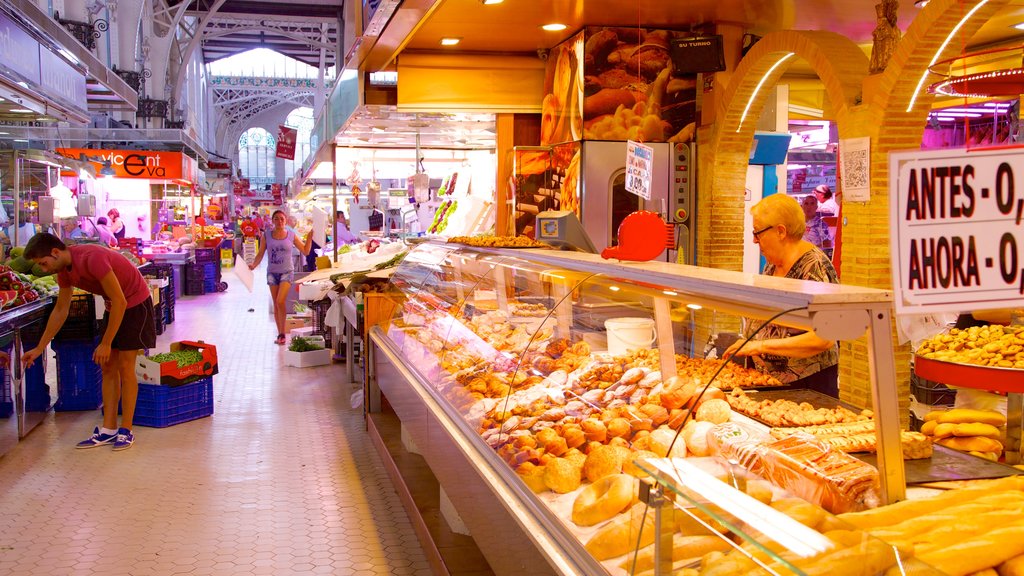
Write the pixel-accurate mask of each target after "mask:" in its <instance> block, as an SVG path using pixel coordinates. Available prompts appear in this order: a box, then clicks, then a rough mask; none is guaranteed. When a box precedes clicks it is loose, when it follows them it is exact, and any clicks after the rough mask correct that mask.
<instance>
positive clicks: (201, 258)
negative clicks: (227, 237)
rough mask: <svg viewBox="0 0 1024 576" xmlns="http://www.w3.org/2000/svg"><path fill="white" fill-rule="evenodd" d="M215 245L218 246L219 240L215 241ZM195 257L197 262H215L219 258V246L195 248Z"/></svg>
mask: <svg viewBox="0 0 1024 576" xmlns="http://www.w3.org/2000/svg"><path fill="white" fill-rule="evenodd" d="M217 246H218V247H219V246H220V240H218V241H217ZM195 257H196V263H197V264H205V263H207V262H213V263H216V262H217V260H219V259H220V250H219V248H196V254H195Z"/></svg>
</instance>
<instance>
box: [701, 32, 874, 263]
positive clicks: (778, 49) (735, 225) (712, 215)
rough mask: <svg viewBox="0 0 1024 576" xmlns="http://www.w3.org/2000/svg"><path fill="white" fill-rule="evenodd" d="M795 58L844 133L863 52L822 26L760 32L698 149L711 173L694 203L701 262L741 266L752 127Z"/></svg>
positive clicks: (857, 87)
mask: <svg viewBox="0 0 1024 576" xmlns="http://www.w3.org/2000/svg"><path fill="white" fill-rule="evenodd" d="M790 54H791V55H792V56H789V57H788V58H787V55H790ZM784 58H785V60H783V59H784ZM800 59H803V60H805V61H807V62H808V63H809V64H810V65H811V67H812V68H813V69H814V71H815V72H816V73H817V74H818V77H819V78H820V79H821V81H822V83H823V84H824V86H825V91H826V93H827V94H828V97H829V99H830V100H831V102H832V104H833V106H834V108H835V110H836V114H837V120H838V121H839V129H840V135H841V136H842V135H843V124H844V123H843V122H842V121H841V120H842V119H843V118H844V117H845V116H846V115H847V114H848V110H849V109H850V108H851V107H852V106H854V105H856V104H857V103H858V100H859V98H860V93H861V87H862V83H863V79H864V77H865V76H866V75H867V70H868V58H867V56H865V54H864V52H863V51H862V50H861V49H860V48H859V47H858V46H857V45H856V44H854V43H853V42H852V41H851V40H850V39H848V38H846V37H844V36H841V35H839V34H836V33H833V32H827V31H797V30H787V31H782V32H773V33H771V34H768V35H766V36H765V37H764V38H762V39H761V40H760V41H759V42H758V43H757V44H756V45H755V46H754V47H753V48H752V49H751V50H750V51H749V52H748V53H747V55H746V56H745V57H744V58H743V60H742V61H741V62H740V64H739V66H737V68H736V71H735V73H734V74H733V77H732V80H731V81H730V83H729V85H728V86H727V87H726V89H725V91H724V93H723V96H722V98H721V100H720V101H719V107H718V109H717V111H716V112H717V114H716V118H717V120H716V123H715V127H714V134H713V136H712V145H711V146H710V152H708V153H706V154H704V155H703V156H704V160H702V164H704V165H705V166H707V168H708V170H706V171H705V172H704V173H705V174H709V175H710V182H708V183H707V184H706V185H703V186H701V188H702V192H704V193H702V194H701V195H700V202H699V207H698V210H699V211H700V213H701V216H700V218H699V223H698V226H699V229H698V238H699V243H698V253H697V261H698V263H699V264H700V265H702V266H710V267H712V268H723V269H728V270H740V269H742V261H743V245H744V243H745V242H746V240H747V239H746V237H745V236H744V234H743V209H744V203H743V192H744V187H745V185H746V174H747V164H748V159H749V153H750V146H751V144H752V142H753V138H754V127H755V126H756V124H757V120H758V118H759V117H760V115H761V111H762V109H763V108H764V104H765V100H766V98H767V95H768V94H769V93H770V91H771V89H772V88H773V87H774V86H775V84H776V83H777V82H778V80H779V79H780V78H781V77H782V75H783V74H784V73H785V72H786V70H787V69H788V68H789V66H790V65H792V64H793V62H796V61H798V60H800ZM780 62H781V63H780ZM759 86H760V88H758V87H759ZM755 91H756V94H755Z"/></svg>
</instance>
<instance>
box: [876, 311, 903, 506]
mask: <svg viewBox="0 0 1024 576" xmlns="http://www.w3.org/2000/svg"><path fill="white" fill-rule="evenodd" d="M869 313H870V324H869V325H868V326H869V327H868V332H867V336H868V372H869V373H870V375H871V402H872V408H873V409H874V411H875V445H876V446H877V447H878V474H879V477H880V480H881V488H882V504H892V503H894V502H899V501H900V500H904V499H906V496H907V482H906V476H905V474H904V469H903V448H902V445H901V443H900V403H899V394H898V391H897V389H896V360H895V358H893V356H892V354H890V352H889V351H890V350H891V348H890V347H889V346H886V345H883V344H886V342H885V339H886V338H891V337H892V320H891V318H890V317H889V310H888V308H877V309H874V310H869Z"/></svg>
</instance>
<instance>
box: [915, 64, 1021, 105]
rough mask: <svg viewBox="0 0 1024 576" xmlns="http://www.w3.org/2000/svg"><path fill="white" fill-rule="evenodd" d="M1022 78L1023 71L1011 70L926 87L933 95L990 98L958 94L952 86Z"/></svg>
mask: <svg viewBox="0 0 1024 576" xmlns="http://www.w3.org/2000/svg"><path fill="white" fill-rule="evenodd" d="M1020 76H1024V69H1021V68H1013V69H1009V70H994V71H992V72H979V73H977V74H968V75H966V76H957V77H956V78H950V79H949V80H944V81H942V82H939V83H938V84H932V85H931V86H929V87H928V91H929V92H931V93H933V94H942V95H943V96H966V97H968V98H991V97H992V96H993V95H992V94H980V93H974V92H959V91H957V90H956V89H955V88H953V86H957V85H960V84H969V83H971V82H977V81H979V80H989V79H991V78H1009V77H1020Z"/></svg>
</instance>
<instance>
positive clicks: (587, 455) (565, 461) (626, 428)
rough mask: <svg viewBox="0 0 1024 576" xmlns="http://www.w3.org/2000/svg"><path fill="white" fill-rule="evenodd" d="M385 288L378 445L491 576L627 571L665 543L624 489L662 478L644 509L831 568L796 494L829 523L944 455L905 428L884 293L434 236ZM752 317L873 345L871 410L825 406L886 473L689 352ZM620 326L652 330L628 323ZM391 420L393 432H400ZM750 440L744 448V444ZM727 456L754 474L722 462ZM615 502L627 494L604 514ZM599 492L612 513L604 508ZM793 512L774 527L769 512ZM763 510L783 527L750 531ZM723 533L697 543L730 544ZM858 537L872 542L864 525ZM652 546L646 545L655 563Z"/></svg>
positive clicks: (762, 381) (373, 390) (823, 540)
mask: <svg viewBox="0 0 1024 576" xmlns="http://www.w3.org/2000/svg"><path fill="white" fill-rule="evenodd" d="M392 281H393V283H394V285H395V286H396V287H398V288H399V289H400V290H401V291H402V293H403V296H404V297H405V301H404V303H403V304H402V305H401V306H400V307H399V308H398V309H397V312H396V313H395V315H394V317H393V319H392V321H391V323H390V325H389V326H387V327H378V328H371V329H370V347H371V349H370V351H369V360H368V362H369V363H370V365H371V368H370V371H371V378H370V381H369V389H368V391H367V393H368V397H369V401H368V407H369V410H370V414H369V418H368V427H369V429H370V431H371V435H372V436H375V437H376V438H377V444H378V447H379V448H381V449H382V455H383V456H384V458H385V460H386V461H391V460H392V459H393V458H394V456H393V455H392V454H391V452H390V451H389V450H388V449H385V447H387V446H391V447H392V448H393V447H394V446H395V445H401V444H402V442H403V441H404V442H405V444H406V447H407V448H408V449H409V450H410V451H413V452H416V453H419V454H422V456H423V458H424V460H425V461H426V463H428V464H429V466H430V470H431V472H432V473H433V475H434V476H435V477H436V478H437V481H438V483H439V484H440V487H441V490H442V492H443V496H442V498H441V501H445V500H446V499H447V500H450V501H451V503H452V505H453V509H454V510H453V511H452V510H449V511H448V513H449V516H451V515H454V516H456V517H457V518H456V520H457V522H453V523H454V524H459V523H462V524H464V525H465V526H466V527H468V530H469V532H470V533H471V534H472V536H473V538H474V540H475V541H476V543H477V544H478V546H479V547H480V549H481V551H482V552H483V554H484V556H485V557H486V558H487V560H488V562H489V563H490V564H491V567H492V569H494V571H495V572H496V573H498V574H518V573H531V574H534V573H535V574H604V573H608V574H625V573H631V572H628V566H629V564H630V557H629V556H628V553H629V552H630V551H631V550H635V549H636V545H635V543H636V542H637V538H636V537H637V536H638V535H639V534H638V533H639V532H640V531H641V527H645V529H646V530H647V531H648V537H650V536H653V535H654V534H656V533H660V532H659V531H658V530H655V529H654V524H655V523H657V520H656V519H655V515H651V517H650V519H649V520H648V515H647V514H646V513H645V512H644V509H643V508H641V509H639V510H636V509H634V510H633V511H630V509H631V508H633V506H632V505H631V503H632V502H633V501H634V498H633V496H631V495H636V494H638V493H639V492H640V489H639V487H638V486H637V485H636V484H635V483H634V484H629V485H628V486H627V481H628V480H629V479H632V478H634V477H644V478H648V477H649V476H650V475H653V476H654V478H655V480H653V481H648V482H647V483H645V484H644V485H645V486H648V490H647V491H650V490H653V491H654V492H655V497H654V498H652V499H648V500H647V504H648V506H649V507H650V508H651V509H652V510H653V509H658V510H662V512H664V513H670V514H672V515H673V516H674V515H677V514H680V513H682V514H685V515H687V516H688V517H690V516H691V512H693V511H694V510H700V511H703V512H704V513H705V514H708V515H709V516H710V518H712V519H713V520H715V521H718V522H720V524H721V525H722V526H727V527H728V528H727V529H724V530H715V531H714V532H715V534H723V533H731V534H733V535H735V536H738V537H739V538H740V539H741V540H743V541H745V542H746V543H747V544H749V545H750V546H751V547H752V548H756V549H757V550H759V551H762V552H763V553H764V554H767V555H769V556H771V557H773V558H775V560H772V561H776V560H779V561H782V562H786V561H787V560H786V558H787V557H786V556H785V552H779V550H780V545H781V543H780V542H778V541H777V538H782V539H786V538H787V537H788V538H789V541H790V542H789V543H790V544H793V543H794V542H800V541H814V542H818V543H819V544H820V548H817V549H813V550H804V551H803V556H802V557H807V558H813V557H818V556H821V554H823V553H824V551H825V550H834V549H835V548H836V546H837V545H836V543H835V542H832V541H831V540H829V538H830V537H831V536H832V535H831V534H830V533H829V530H825V529H821V530H815V531H814V532H815V535H814V536H813V540H811V535H810V534H804V533H803V532H802V531H801V529H800V528H798V526H800V524H799V522H797V523H793V522H790V521H787V518H792V516H791V515H788V514H786V512H785V502H787V501H788V500H789V499H790V498H791V497H792V496H793V495H797V496H800V497H801V498H803V499H805V500H809V501H811V502H812V503H813V504H815V505H816V506H815V507H814V510H817V511H819V512H816V513H820V514H822V515H823V516H822V518H830V516H829V515H828V513H829V512H832V513H848V512H852V511H856V510H861V509H865V508H869V507H872V506H877V505H880V504H885V503H888V502H895V501H898V500H901V499H903V498H904V495H905V490H906V485H905V480H904V465H903V455H902V452H903V451H904V450H907V451H908V452H909V453H912V455H915V456H924V455H926V454H927V455H930V454H931V453H932V446H931V442H930V440H929V439H928V438H926V437H925V436H924V435H921V434H916V435H911V436H909V437H907V436H906V435H905V434H901V431H900V430H899V415H898V408H897V406H898V404H897V397H896V391H895V389H894V388H893V387H891V385H889V383H890V382H892V381H893V379H894V372H895V369H894V364H893V352H892V349H891V343H890V341H889V339H888V338H887V337H886V338H874V337H872V336H873V335H874V334H888V326H889V314H890V308H891V294H890V293H888V292H885V291H879V290H871V289H861V288H856V287H851V286H841V285H830V284H818V283H812V282H802V281H792V280H788V279H778V278H772V277H763V276H750V275H743V274H739V273H731V272H725V271H719V270H709V269H702V268H695V267H687V266H679V265H674V264H667V263H649V264H633V263H631V264H620V263H614V262H609V261H604V260H601V259H600V258H599V257H597V256H595V255H588V254H568V253H558V252H553V251H545V250H508V249H489V248H469V247H464V246H458V245H453V244H443V245H442V244H435V243H430V244H424V245H421V246H419V247H417V248H416V249H414V250H413V251H411V252H410V254H409V255H408V256H407V257H406V258H405V260H404V261H403V262H402V263H401V264H400V265H399V267H398V269H397V270H396V272H395V274H394V275H393V277H392ZM740 316H743V317H748V318H754V319H757V320H760V321H763V320H767V319H769V318H771V319H772V321H773V322H777V323H782V324H784V325H786V326H791V327H795V328H802V329H807V328H809V327H812V326H813V328H814V329H815V331H816V332H817V333H818V334H819V335H821V336H822V337H825V338H829V339H834V340H849V339H853V338H858V337H861V336H863V335H865V334H867V335H868V337H869V340H870V346H869V350H870V351H871V358H870V360H869V362H868V365H867V366H865V369H866V370H869V371H870V373H871V376H872V381H873V384H874V386H873V402H874V406H873V410H871V411H867V412H863V413H862V412H860V411H852V410H847V409H844V410H835V409H833V410H825V412H828V413H829V414H831V415H833V416H832V417H835V416H838V415H841V416H842V417H843V418H845V419H848V420H849V422H850V423H851V424H853V423H859V425H862V426H864V425H865V424H866V423H869V424H870V425H871V429H870V432H868V436H869V437H870V438H869V440H871V442H870V444H871V449H872V450H873V451H874V452H875V460H874V462H875V465H869V464H867V463H865V462H863V461H862V460H859V459H857V458H854V457H853V456H850V455H849V454H846V453H845V452H843V450H842V449H841V448H839V447H832V446H831V445H829V444H828V443H826V442H822V441H819V440H817V439H815V438H814V437H807V436H803V435H799V436H794V435H792V434H783V435H782V437H781V438H775V437H774V436H772V435H771V434H770V429H769V427H768V426H766V425H764V424H763V423H761V422H758V421H757V420H754V419H751V418H749V417H747V416H745V415H743V414H742V413H741V411H740V410H738V409H734V407H733V406H734V405H738V404H740V403H742V402H741V401H740V400H738V399H740V398H742V397H743V395H756V394H757V393H759V392H755V390H760V389H765V388H771V387H774V386H777V384H778V382H774V381H772V379H770V378H768V377H766V376H765V375H764V374H761V373H759V372H754V371H750V370H747V369H745V368H742V367H740V366H736V365H733V364H727V365H725V367H724V368H721V369H720V366H719V363H718V361H706V360H703V359H702V358H700V357H699V355H698V354H696V353H695V351H696V350H698V349H703V343H704V342H705V341H707V340H708V339H709V337H710V336H711V335H713V334H715V333H717V332H719V331H723V330H726V331H728V330H733V331H734V330H735V329H736V328H737V327H738V325H739V317H740ZM624 319H628V320H638V321H639V322H638V323H639V324H640V327H633V328H626V329H623V328H621V326H622V325H623V324H628V323H624V322H622V320H624ZM709 383H710V385H711V386H710V387H708V388H707V389H706V390H705V389H704V388H705V386H706V385H708V384H709ZM702 390H703V392H701V391H702ZM385 400H386V401H385ZM388 406H390V407H392V408H393V414H389V413H388V412H387V410H386V407H388ZM803 408H805V407H801V409H803ZM816 410H818V409H816V408H813V407H810V408H809V411H816ZM392 422H398V423H400V428H401V429H402V430H401V437H402V440H398V439H396V438H395V437H394V435H395V432H394V430H395V429H396V428H395V425H393V424H391V423H392ZM806 423H808V424H810V423H817V422H816V418H815V417H810V418H809V419H808V421H807V422H806ZM824 423H825V422H821V423H820V424H824ZM730 427H736V428H735V429H733V428H730ZM381 431H390V432H384V433H382V432H381ZM737 436H741V437H742V438H744V439H748V440H749V441H748V442H746V443H740V442H734V441H732V439H733V438H734V437H737ZM409 439H412V440H411V441H410V440H409ZM755 447H756V449H755ZM730 455H731V457H730ZM668 456H672V458H670V459H665V458H666V457H668ZM683 456H686V458H684V459H681V457H683ZM723 456H724V458H723ZM723 460H724V461H725V462H729V461H730V460H732V461H734V462H740V463H742V465H736V466H726V468H725V469H723V468H722V465H721V463H722V461H723ZM684 468H685V470H686V473H685V474H680V473H679V471H680V470H683V469H684ZM395 470H396V472H395V475H396V482H397V483H398V484H399V485H402V479H401V477H400V475H398V474H397V468H396V469H395ZM697 470H699V471H702V472H703V473H704V475H705V476H707V477H708V478H710V479H708V480H707V481H706V482H703V483H702V482H699V481H690V480H689V478H690V477H691V476H692V477H694V478H698V477H700V474H699V473H698V472H697ZM730 474H731V475H733V476H736V477H742V478H744V479H745V480H744V482H746V485H747V486H748V490H747V493H748V495H750V496H751V498H744V497H742V496H743V495H742V494H741V492H743V490H738V489H737V488H736V485H739V481H737V482H736V483H735V485H727V484H723V483H721V482H718V481H717V480H715V478H719V477H729V475H730ZM761 478H765V479H767V480H769V481H770V482H769V486H770V487H769V488H765V487H764V486H762V488H761V489H760V491H761V492H762V493H761V494H758V493H757V491H752V490H750V489H749V487H750V486H751V485H753V486H757V485H758V481H759V480H760V479H761ZM659 486H660V487H661V488H659ZM765 491H767V493H764V492H765ZM608 492H612V493H614V494H615V499H614V500H613V502H612V503H611V504H609V503H608V501H607V500H608V498H607V496H606V493H608ZM751 492H753V493H751ZM623 494H627V495H626V496H625V497H623V496H622V495H623ZM670 494H676V495H677V496H676V497H675V499H674V502H675V503H674V504H671V505H668V507H667V508H666V506H664V505H662V504H663V503H662V500H666V501H670V500H672V499H670V498H668V497H667V496H668V495H670ZM410 498H411V497H410ZM687 498H688V499H689V501H690V502H691V504H685V502H687V501H688V500H687ZM595 500H598V501H600V502H601V504H600V505H598V508H599V511H598V512H596V513H592V512H594V511H593V503H594V501H595ZM735 502H739V503H741V504H742V507H746V510H743V509H735V507H733V506H732V505H731V504H730V503H735ZM766 503H769V504H771V506H769V505H766ZM776 503H781V504H778V505H776ZM410 504H411V500H407V505H410ZM698 504H699V505H698ZM727 505H728V507H727ZM716 507H721V508H722V509H724V510H725V512H722V511H721V510H718V508H716ZM742 507H741V508H742ZM443 509H444V508H442V510H443ZM581 509H582V510H584V512H583V513H582V514H580V510H581ZM780 509H781V510H782V514H781V515H779V514H773V513H772V512H771V510H775V511H780ZM415 510H416V507H415V506H413V507H412V508H411V509H410V516H413V517H414V518H415V517H416V514H417V513H414V511H415ZM716 510H718V511H717V514H716V513H715V512H716ZM696 516H698V517H700V516H701V515H700V514H696ZM729 517H737V518H741V519H743V521H742V522H737V521H730V520H729ZM754 517H759V518H768V519H770V522H769V523H768V524H761V525H758V524H751V523H750V521H751V520H752V519H753V518H754ZM663 519H664V518H662V520H663ZM703 520H704V521H705V522H706V523H708V524H712V525H713V522H708V521H707V517H703ZM686 522H688V521H682V520H680V521H679V522H676V523H675V524H676V525H678V526H677V528H676V529H673V530H668V535H669V536H670V537H671V538H672V539H676V538H685V537H690V536H693V535H701V534H700V533H696V534H695V533H694V532H693V531H687V530H685V529H682V528H681V527H682V526H683V525H684V524H686ZM670 524H671V523H670ZM689 525H690V526H691V527H692V522H690V524H689ZM496 526H500V527H501V528H500V529H495V527H496ZM715 534H703V535H709V536H714V537H716V538H719V540H720V539H721V538H720V537H719V536H715ZM787 535H788V536H787ZM856 539H857V542H861V541H863V542H865V543H866V544H865V546H868V547H869V548H870V549H873V550H878V549H879V548H878V544H877V543H874V541H873V540H871V538H869V537H867V536H866V535H864V534H862V533H860V532H857V533H856ZM653 541H654V538H650V539H649V540H648V539H645V540H642V541H641V544H643V545H644V546H643V549H642V550H640V551H639V553H640V554H641V555H644V556H645V557H648V561H653V560H651V558H653V556H651V555H653V549H648V548H647V546H646V545H647V544H650V543H652V542H653ZM830 542H831V543H830ZM666 544H667V545H668V546H669V548H671V542H667V543H666ZM427 548H428V549H429V548H430V547H429V546H428V547H427ZM842 548H843V549H844V550H847V549H851V548H854V542H847V543H846V544H844V545H843V546H842ZM712 549H713V548H712ZM887 549H889V550H890V554H889V555H888V556H885V555H883V557H882V558H881V559H880V560H879V562H881V563H885V566H890V565H892V564H894V563H896V561H897V559H896V558H895V557H894V556H893V555H892V554H891V549H890V548H887ZM690 550H691V551H692V549H690ZM702 554H703V553H700V554H695V555H696V556H697V557H699V556H701V555H702ZM846 554H852V552H846ZM865 554H867V552H865ZM901 561H903V560H901ZM789 562H790V564H791V565H792V562H793V561H792V559H790V560H789ZM823 562H824V560H823ZM769 563H770V562H769ZM826 564H829V565H830V564H831V561H828V562H826ZM699 565H700V563H699V562H698V563H697V566H699ZM823 565H825V564H823ZM921 569H922V571H926V569H925V568H921ZM877 571H879V570H875V572H877ZM712 572H714V571H711V572H708V573H712ZM875 572H871V573H875ZM663 573H666V574H667V573H668V572H663ZM727 573H732V572H727ZM739 573H752V571H750V570H747V571H741V572H739ZM923 573H926V572H923Z"/></svg>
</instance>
